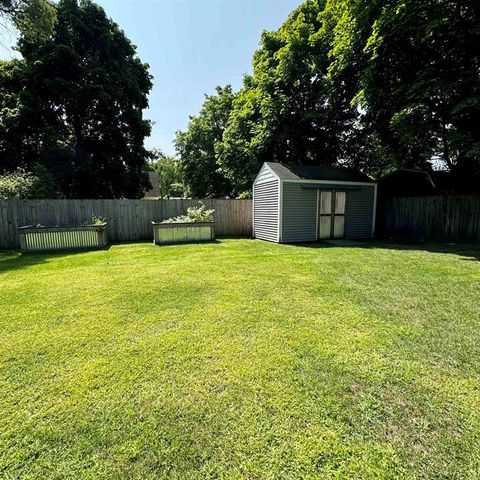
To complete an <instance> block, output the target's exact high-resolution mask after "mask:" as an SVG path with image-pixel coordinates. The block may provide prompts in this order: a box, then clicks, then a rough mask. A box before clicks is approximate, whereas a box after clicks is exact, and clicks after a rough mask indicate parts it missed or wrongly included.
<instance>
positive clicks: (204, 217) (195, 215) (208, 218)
mask: <svg viewBox="0 0 480 480" xmlns="http://www.w3.org/2000/svg"><path fill="white" fill-rule="evenodd" d="M214 213H215V210H207V207H206V206H205V204H204V203H203V202H198V206H197V207H188V208H187V214H186V215H180V216H178V217H173V218H169V219H168V220H164V221H163V222H162V223H193V222H213V221H214V216H213V214H214Z"/></svg>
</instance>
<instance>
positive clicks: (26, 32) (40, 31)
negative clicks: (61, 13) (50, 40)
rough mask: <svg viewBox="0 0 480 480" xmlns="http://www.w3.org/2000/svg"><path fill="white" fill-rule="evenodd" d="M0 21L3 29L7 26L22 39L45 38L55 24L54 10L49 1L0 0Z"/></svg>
mask: <svg viewBox="0 0 480 480" xmlns="http://www.w3.org/2000/svg"><path fill="white" fill-rule="evenodd" d="M0 21H2V27H3V29H7V28H8V26H9V25H12V26H13V27H14V28H16V29H17V30H18V31H19V32H20V33H21V34H22V35H23V36H24V37H27V38H30V39H35V38H45V37H47V36H48V35H49V34H50V33H51V31H52V28H53V25H54V23H55V8H54V6H53V4H52V2H51V1H50V0H0Z"/></svg>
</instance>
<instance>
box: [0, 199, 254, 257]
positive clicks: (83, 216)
mask: <svg viewBox="0 0 480 480" xmlns="http://www.w3.org/2000/svg"><path fill="white" fill-rule="evenodd" d="M202 201H203V202H204V203H205V205H206V206H207V208H213V209H215V231H216V233H217V235H231V236H241V237H249V236H251V235H252V201H251V200H224V199H207V200H202ZM197 203H198V200H185V199H178V200H177V199H175V200H0V248H17V247H19V246H20V245H19V240H18V232H17V228H18V227H20V226H23V225H36V224H43V225H78V224H81V223H84V222H88V221H91V219H92V215H96V216H97V217H104V218H105V219H106V221H107V223H108V227H107V235H108V240H109V241H112V242H129V241H136V240H151V239H153V229H152V224H151V222H152V220H154V221H160V220H165V219H167V218H170V217H174V216H177V215H182V214H184V213H185V212H186V210H187V208H188V207H190V206H195V205H197Z"/></svg>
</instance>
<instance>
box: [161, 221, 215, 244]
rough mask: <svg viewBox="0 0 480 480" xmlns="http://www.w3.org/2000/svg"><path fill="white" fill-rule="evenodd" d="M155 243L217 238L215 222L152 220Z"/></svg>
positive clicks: (200, 240) (199, 240) (202, 240)
mask: <svg viewBox="0 0 480 480" xmlns="http://www.w3.org/2000/svg"><path fill="white" fill-rule="evenodd" d="M152 225H153V241H154V243H156V244H157V245H158V244H164V243H185V242H204V241H208V240H214V239H215V223H214V222H191V223H159V222H152Z"/></svg>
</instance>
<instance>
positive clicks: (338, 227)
mask: <svg viewBox="0 0 480 480" xmlns="http://www.w3.org/2000/svg"><path fill="white" fill-rule="evenodd" d="M346 201H347V193H346V192H342V191H339V190H320V191H319V208H318V215H319V217H318V238H319V239H326V238H343V236H344V234H345V206H346Z"/></svg>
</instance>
